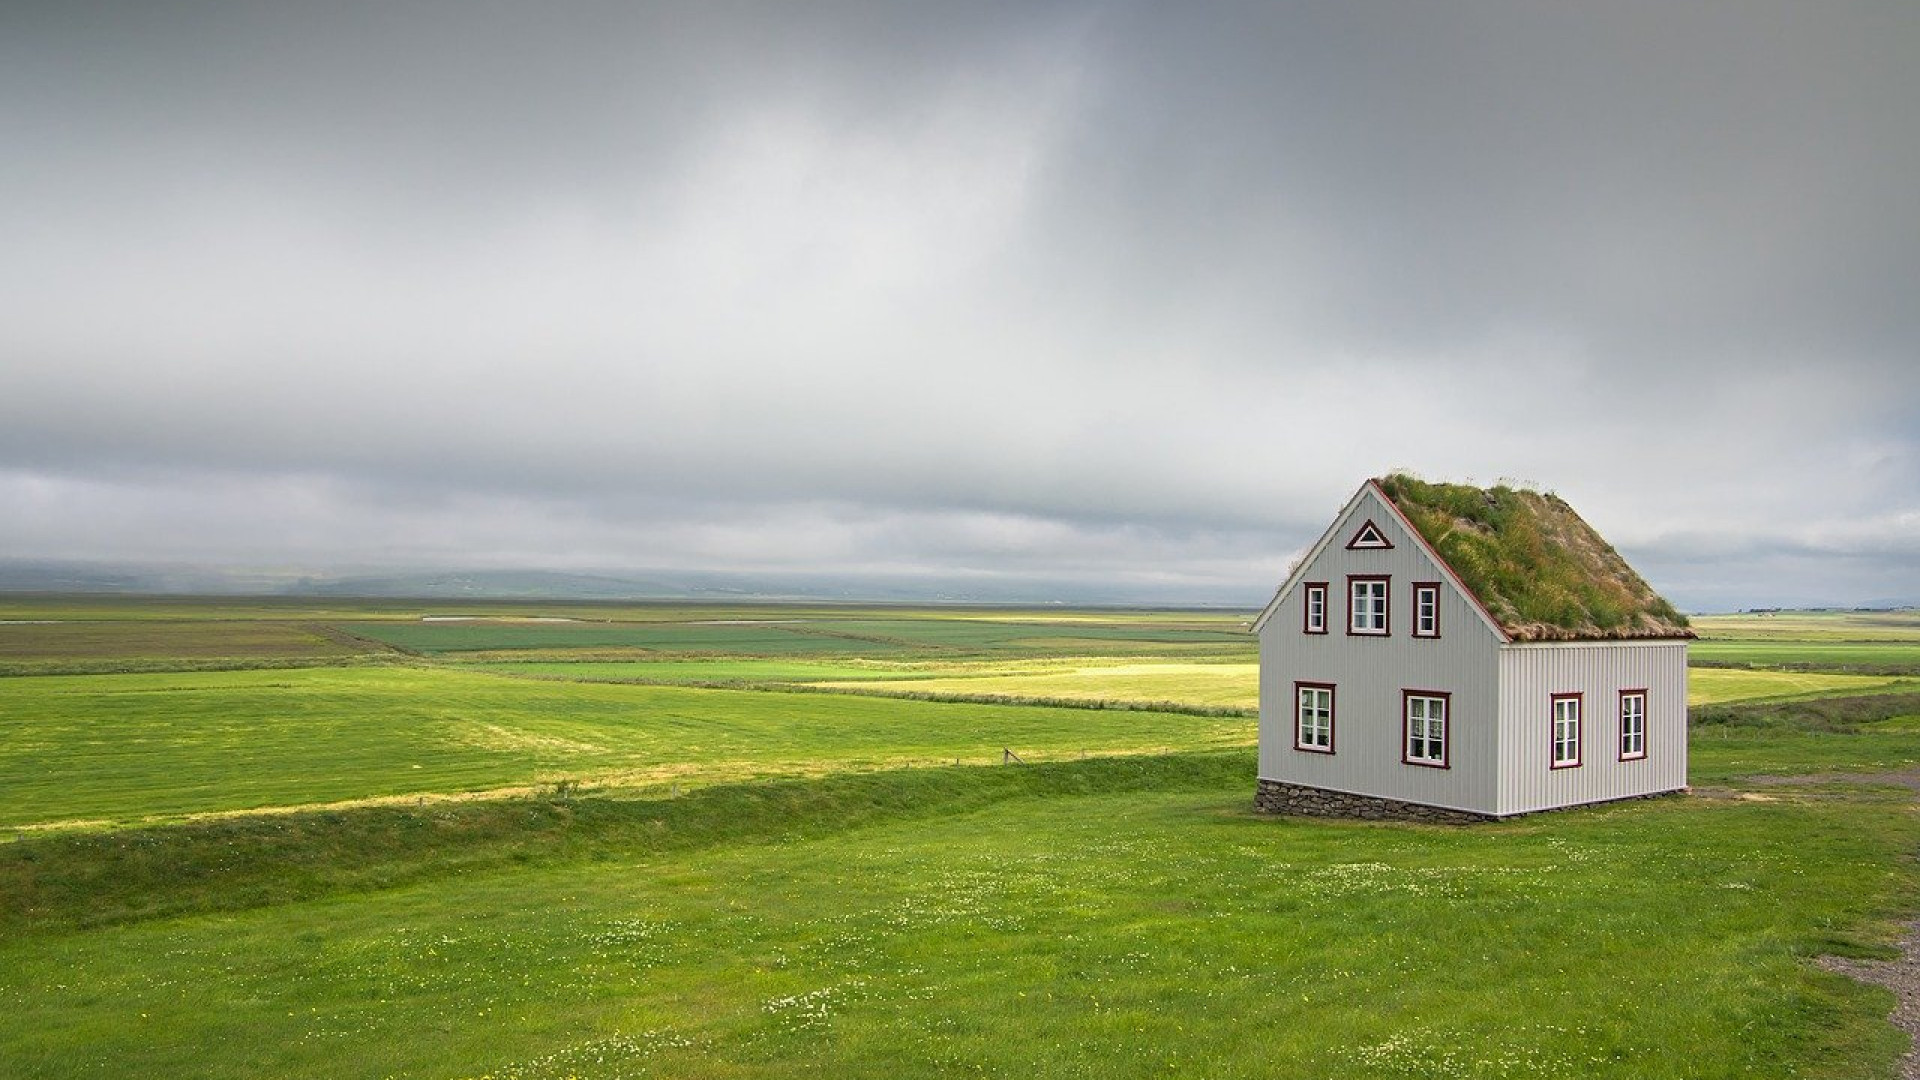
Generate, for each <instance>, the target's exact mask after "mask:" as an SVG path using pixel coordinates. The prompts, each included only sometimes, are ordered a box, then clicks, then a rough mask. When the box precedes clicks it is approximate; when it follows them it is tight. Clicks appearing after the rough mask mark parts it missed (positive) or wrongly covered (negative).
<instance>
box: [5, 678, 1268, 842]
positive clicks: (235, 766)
mask: <svg viewBox="0 0 1920 1080" xmlns="http://www.w3.org/2000/svg"><path fill="white" fill-rule="evenodd" d="M1253 739H1254V730H1253V722H1252V721H1251V720H1249V719H1246V718H1242V717H1232V716H1229V717H1206V716H1195V715H1186V714H1173V713H1155V712H1119V711H1105V710H1093V711H1090V710H1085V709H1058V708H1032V707H1017V706H1005V705H970V704H945V703H935V702H917V701H916V702H909V701H896V700H889V699H884V698H873V697H849V696H845V695H837V694H835V695H830V694H782V693H767V692H756V691H727V690H706V689H694V688H684V687H671V686H622V685H610V684H597V683H563V682H550V681H539V680H531V679H511V678H504V677H501V676H497V675H491V674H486V673H482V672H473V671H466V670H458V669H437V668H392V667H380V668H357V669H334V668H318V669H299V670H286V671H232V672H191V673H177V674H154V675H104V676H99V675H96V676H50V677H42V678H14V679H0V826H21V825H50V824H60V823H69V822H87V821H101V822H124V821H130V820H139V819H142V818H146V817H150V816H169V815H180V814H190V813H209V812H217V811H232V810H251V809H266V808H274V807H288V806H307V805H313V804H320V803H336V802H349V801H359V800H366V799H376V798H392V797H405V796H421V795H430V794H449V793H463V792H478V791H488V790H492V789H499V788H512V787H527V786H530V785H538V784H552V783H555V782H558V781H561V780H568V781H572V782H575V783H580V784H585V785H589V786H595V787H604V786H609V785H618V786H622V787H638V788H642V789H647V788H656V787H661V786H664V785H668V784H675V783H678V784H691V783H711V782H713V781H716V780H722V779H738V778H740V777H744V776H757V775H768V774H775V773H820V772H825V771H832V770H840V769H875V768H896V767H900V766H904V765H932V764H951V763H953V762H955V761H965V762H975V763H978V762H985V761H999V760H1001V759H1002V753H1003V751H1004V750H1007V749H1013V750H1014V751H1015V753H1017V754H1018V755H1020V756H1021V757H1022V758H1024V759H1027V760H1033V761H1041V760H1052V759H1060V758H1069V757H1080V756H1084V755H1088V754H1116V753H1161V752H1165V751H1168V750H1174V749H1183V748H1193V749H1201V748H1209V747H1221V746H1246V745H1251V743H1252V742H1253Z"/></svg>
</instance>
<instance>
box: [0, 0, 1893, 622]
mask: <svg viewBox="0 0 1920 1080" xmlns="http://www.w3.org/2000/svg"><path fill="white" fill-rule="evenodd" d="M1916 41H1920V15H1917V14H1915V13H1914V12H1913V11H1912V10H1910V9H1909V8H1907V7H1905V6H1899V5H1874V4H1864V3H1861V4H1840V5H1824V6H1822V7H1820V8H1818V9H1809V8H1803V7H1799V6H1793V5H1779V6H1774V5H1764V4H1763V5H1755V4H1726V5H1716V4H1706V5H1693V6H1689V7H1687V8H1685V9H1679V10H1675V9H1671V8H1669V7H1668V6H1665V5H1615V6H1610V7H1607V8H1605V9H1582V8H1578V7H1542V6H1539V5H1531V4H1492V3H1476V4H1466V5H1455V6H1450V7H1447V8H1433V7H1430V6H1426V5H1407V6H1403V7H1395V8H1386V9H1383V8H1373V7H1356V6H1354V5H1347V4H1327V5H1284V6H1275V5H1238V4H1230V3H1222V4H1207V5H1202V6H1199V7H1193V6H1187V7H1182V8H1179V9H1162V8H1156V7H1153V6H1150V5H1128V4H1041V5H1004V6H999V7H991V6H989V7H980V6H967V7H965V8H964V9H962V8H957V7H954V6H944V7H942V6H935V7H931V8H929V7H924V6H915V5H868V4H854V3H843V4H829V5H824V6H823V5H807V6H804V7H798V6H792V5H765V4H752V3H732V4H718V5H714V4H684V5H668V4H654V5H637V6H636V5H630V4H611V3H608V4H593V3H572V4H561V5H554V6H549V7H546V8H543V9H540V10H539V11H538V12H537V13H536V12H531V10H530V9H528V10H522V9H516V8H512V7H510V6H479V7H476V6H474V5H464V4H461V5H454V4H432V3H429V4H413V5H401V6H396V5H372V4H346V5H319V6H316V5H262V4H225V3H188V2H180V3H160V4H151V5H126V6H124V7H113V6H87V5H50V4H42V5H36V4H29V5H19V6H16V7H14V8H11V9H9V10H8V11H7V12H6V13H5V14H3V15H0V237H4V238H5V239H6V245H5V248H4V254H0V295H4V296H6V297H8V298H9V305H10V310H9V311H8V314H7V318H6V319H5V320H4V323H0V376H3V379H4V387H5V391H6V392H5V393H4V394H0V477H4V478H5V483H6V485H7V486H6V490H7V491H8V492H9V493H10V495H9V498H17V499H22V500H25V499H28V498H30V497H31V498H32V499H33V500H35V501H33V503H32V505H33V511H32V513H30V514H20V515H10V516H8V517H7V519H6V520H4V521H0V554H12V555H20V556H44V555H48V554H52V553H60V552H64V551H70V550H80V549H88V550H95V549H97V550H98V551H100V552H101V553H103V555H104V554H105V553H108V552H112V553H114V554H115V555H116V557H120V556H130V555H133V554H138V551H139V549H140V548H141V547H142V545H155V546H162V547H166V548H167V549H168V551H169V552H178V553H180V554H179V555H178V556H177V557H183V558H184V557H187V554H188V553H191V552H196V551H197V552H199V553H201V554H202V555H204V556H205V557H207V558H209V559H214V560H219V559H247V560H256V561H257V560H262V559H267V560H270V559H272V558H273V557H274V556H275V555H276V554H277V553H278V554H283V555H285V556H286V557H288V558H295V557H297V558H298V559H299V560H301V561H304V562H310V563H315V564H325V563H327V562H328V561H335V562H338V563H341V564H343V565H344V564H353V565H364V564H370V563H398V562H404V561H407V560H414V561H425V560H434V561H444V562H448V563H462V562H474V563H487V564H489V565H505V564H506V562H511V561H514V560H521V561H524V562H525V563H526V564H528V565H551V566H585V565H589V564H591V565H595V566H601V567H610V566H617V565H621V563H622V560H626V561H627V563H628V564H630V565H635V566H638V565H654V564H659V565H669V564H670V565H683V564H684V565H690V561H697V560H698V558H700V557H701V556H702V553H705V555H706V557H710V558H712V559H714V560H717V561H722V562H725V563H727V564H728V565H740V566H752V567H771V566H778V567H781V568H784V569H788V570H795V571H797V570H799V569H803V568H807V567H817V568H820V569H823V570H831V569H834V568H838V567H846V566H868V567H877V566H886V567H894V568H896V569H897V570H898V572H900V573H902V574H911V573H926V574H935V573H939V572H944V571H952V572H955V573H960V572H965V573H975V574H992V573H1014V572H1016V571H1017V572H1018V573H1021V574H1030V575H1034V576H1036V577H1044V576H1045V575H1046V574H1048V573H1054V574H1059V575H1069V574H1078V573H1098V574H1107V575H1112V576H1113V577H1115V578H1116V579H1117V578H1121V577H1128V576H1152V575H1156V574H1161V575H1172V576H1173V577H1174V578H1176V579H1179V580H1189V581H1192V582H1194V583H1196V587H1199V585H1200V583H1210V584H1208V585H1207V586H1206V587H1208V588H1214V587H1217V586H1219V585H1220V584H1221V583H1222V582H1226V581H1229V580H1235V579H1236V574H1237V580H1239V581H1241V582H1244V588H1245V590H1246V592H1247V594H1248V601H1247V602H1248V603H1249V604H1257V603H1258V602H1259V601H1260V600H1261V599H1263V598H1264V595H1265V592H1266V591H1267V590H1268V589H1270V588H1271V585H1272V581H1270V580H1269V579H1270V578H1273V577H1274V576H1275V574H1276V573H1277V572H1279V571H1283V570H1284V565H1285V562H1286V560H1287V558H1288V557H1290V556H1291V555H1292V554H1293V553H1294V552H1295V551H1297V550H1298V548H1299V547H1300V546H1302V545H1304V544H1306V543H1308V542H1310V541H1311V540H1312V539H1313V536H1314V534H1315V533H1317V530H1318V528H1319V526H1320V525H1321V524H1322V523H1323V522H1324V520H1325V519H1326V517H1328V516H1330V515H1331V513H1332V512H1333V511H1334V510H1335V509H1336V508H1337V507H1338V506H1339V505H1340V503H1341V501H1342V500H1343V499H1344V498H1345V496H1346V495H1347V494H1348V493H1350V492H1351V490H1352V489H1353V487H1354V486H1355V485H1356V484H1358V483H1359V481H1360V480H1361V479H1362V478H1364V477H1365V476H1368V475H1372V474H1377V473H1379V472H1382V471H1384V470H1386V469H1389V468H1392V467H1396V466H1405V467H1411V468H1413V469H1415V470H1417V471H1420V472H1422V473H1424V474H1426V475H1429V476H1432V477H1435V478H1472V479H1477V480H1480V481H1483V482H1491V481H1494V480H1496V479H1500V478H1508V477H1511V478H1516V479H1522V480H1529V481H1533V482H1536V483H1539V484H1542V485H1545V486H1549V487H1554V488H1556V489H1558V490H1560V491H1561V493H1562V494H1565V495H1566V496H1567V497H1568V498H1569V499H1570V500H1571V501H1572V502H1573V503H1574V505H1575V506H1576V507H1578V508H1580V509H1581V510H1582V511H1583V512H1585V513H1586V514H1587V515H1588V516H1589V517H1591V518H1592V519H1594V521H1595V523H1596V525H1598V526H1599V527H1601V529H1602V530H1603V532H1606V533H1607V534H1608V535H1609V536H1611V537H1613V538H1615V539H1616V540H1617V541H1618V542H1620V543H1621V544H1622V545H1623V546H1624V547H1626V548H1627V549H1628V551H1629V554H1630V555H1631V554H1632V553H1633V551H1634V550H1635V547H1636V545H1639V546H1640V547H1641V548H1642V549H1644V550H1646V551H1647V552H1649V557H1650V558H1655V559H1665V556H1664V555H1662V554H1660V553H1661V552H1663V551H1665V550H1666V548H1665V547H1663V546H1662V545H1667V544H1670V543H1671V542H1673V541H1674V538H1676V537H1709V538H1712V537H1719V538H1722V539H1720V540H1718V541H1713V540H1708V541H1704V543H1706V544H1707V545H1708V546H1709V547H1712V545H1713V544H1714V543H1718V545H1719V546H1718V548H1717V549H1715V550H1717V551H1718V552H1719V553H1720V555H1721V556H1722V557H1723V558H1724V559H1726V560H1728V562H1727V566H1729V567H1732V569H1730V570H1726V571H1725V573H1723V574H1722V575H1721V576H1725V574H1739V573H1749V574H1750V576H1751V580H1752V581H1753V582H1754V583H1755V587H1756V589H1758V588H1759V583H1761V582H1764V581H1767V580H1769V579H1770V576H1771V575H1775V574H1776V573H1778V572H1780V566H1781V565H1784V564H1780V563H1777V562H1775V561H1770V560H1771V559H1772V556H1771V555H1768V554H1767V553H1766V552H1765V551H1762V550H1760V549H1758V548H1750V547H1743V546H1741V545H1742V544H1743V543H1745V541H1746V539H1749V538H1757V539H1758V541H1759V542H1760V543H1761V544H1762V546H1764V545H1766V544H1777V545H1786V546H1791V545H1796V544H1804V543H1810V542H1811V541H1809V538H1808V537H1809V533H1808V531H1807V529H1808V523H1809V522H1819V523H1823V524H1824V526H1825V527H1826V528H1827V532H1826V533H1825V534H1824V535H1825V536H1826V539H1823V540H1820V541H1819V544H1820V545H1823V546H1822V547H1821V550H1825V551H1829V552H1831V553H1833V555H1834V560H1833V561H1832V564H1831V567H1829V569H1830V570H1831V572H1830V573H1829V572H1828V570H1823V567H1827V566H1828V564H1827V563H1823V562H1822V561H1821V560H1820V559H1818V558H1815V557H1812V556H1807V557H1804V558H1803V557H1800V556H1795V559H1796V560H1797V561H1794V562H1793V563H1792V566H1793V569H1792V575H1793V576H1794V578H1795V580H1797V581H1799V582H1801V584H1800V585H1799V586H1796V587H1798V588H1801V589H1802V590H1803V591H1805V592H1806V593H1808V594H1809V595H1814V594H1818V593H1820V592H1821V591H1822V590H1823V589H1825V590H1829V591H1831V592H1833V593H1835V594H1836V595H1835V596H1834V597H1833V599H1836V600H1844V599H1847V598H1848V597H1853V596H1864V595H1879V594H1878V593H1876V592H1873V591H1872V590H1871V589H1869V588H1868V586H1867V582H1869V581H1870V575H1867V574H1855V573H1854V572H1853V571H1851V570H1848V571H1846V572H1844V573H1842V572H1841V570H1840V569H1839V565H1840V560H1856V559H1857V560H1864V562H1863V563H1862V565H1867V566H1874V565H1878V566H1880V567H1881V570H1882V576H1883V577H1891V576H1893V575H1897V574H1899V573H1901V572H1903V569H1902V568H1903V567H1904V566H1905V565H1906V564H1905V563H1902V562H1900V561H1899V560H1900V559H1901V558H1903V557H1904V556H1903V555H1901V554H1900V551H1902V550H1904V549H1901V548H1900V547H1899V544H1898V543H1895V544H1894V545H1893V548H1894V550H1890V549H1888V548H1886V547H1885V545H1884V544H1882V539H1884V538H1885V537H1887V536H1889V535H1891V536H1893V537H1894V538H1895V539H1896V540H1897V539H1898V538H1899V536H1900V535H1901V533H1902V530H1903V529H1905V528H1906V527H1907V526H1906V524H1904V523H1908V522H1910V521H1911V520H1912V518H1911V516H1910V515H1912V514H1913V513H1914V512H1915V510H1916V507H1917V506H1920V482H1917V481H1920V473H1917V470H1916V460H1915V446H1916V436H1917V435H1920V423H1917V422H1916V419H1917V418H1920V412H1917V411H1916V409H1917V408H1920V406H1917V405H1916V402H1920V367H1916V366H1915V365H1914V364H1913V363H1912V362H1911V357H1912V356H1913V353H1914V347H1915V344H1916V342H1920V323H1916V318H1920V317H1917V316H1916V315H1915V314H1914V309H1913V305H1912V304H1911V303H1910V301H1909V299H1908V298H1909V297H1910V296H1911V295H1914V294H1916V293H1920V288H1916V286H1920V272H1917V271H1920V267H1916V261H1920V209H1916V207H1915V205H1914V203H1913V200H1911V199H1910V198H1908V197H1907V194H1906V191H1905V188H1906V186H1907V185H1908V182H1909V181H1908V178H1909V177H1911V176H1912V175H1914V174H1915V173H1916V171H1920V169H1917V168H1916V166H1920V134H1916V131H1915V129H1914V128H1913V126H1912V125H1911V124H1909V123H1907V119H1906V116H1905V109H1906V104H1907V103H1908V102H1911V101H1912V100H1914V98H1915V92H1916V91H1920V86H1916V82H1917V81H1920V77H1917V76H1916V75H1915V74H1914V72H1913V70H1912V65H1911V64H1909V63H1908V62H1907V60H1908V58H1909V56H1910V55H1911V52H1912V45H1913V43H1914V42H1916ZM34 492H38V493H39V494H38V495H34V494H33V493H34ZM269 509H271V511H272V512H271V513H268V512H267V511H268V510H269ZM1733 538H1740V539H1739V540H1736V539H1733ZM1688 543H1689V544H1692V543H1694V541H1688ZM89 545H91V547H89ZM650 545H651V546H650ZM648 552H655V553H657V554H648ZM649 559H653V560H655V561H654V562H653V563H649V562H648V560H649ZM663 560H664V561H663ZM1741 560H1745V561H1744V562H1743V561H1741ZM1875 560H1879V561H1878V562H1876V561H1875ZM1660 565H1662V566H1671V567H1673V568H1674V571H1675V574H1676V577H1675V578H1674V579H1673V580H1672V581H1665V580H1656V584H1658V585H1661V586H1662V587H1663V588H1669V589H1672V590H1675V591H1676V592H1677V593H1678V592H1679V591H1682V590H1684V589H1686V588H1688V587H1689V584H1688V579H1687V578H1686V577H1685V576H1684V574H1683V571H1684V572H1685V573H1695V572H1700V573H1704V571H1698V570H1697V568H1696V564H1692V563H1689V562H1687V561H1686V560H1684V559H1673V560H1666V561H1663V562H1661V563H1660ZM1235 567H1239V568H1240V569H1239V570H1238V571H1236V570H1235V569H1234V568H1235ZM1740 567H1746V568H1747V569H1746V570H1741V569H1740ZM1861 590H1866V591H1864V592H1863V591H1861ZM1703 595H1704V594H1703ZM1712 595H1713V596H1715V597H1721V598H1737V597H1738V595H1739V589H1738V583H1737V581H1735V582H1731V583H1728V584H1726V585H1725V586H1724V587H1722V586H1718V585H1716V586H1715V588H1714V591H1713V593H1712Z"/></svg>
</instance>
